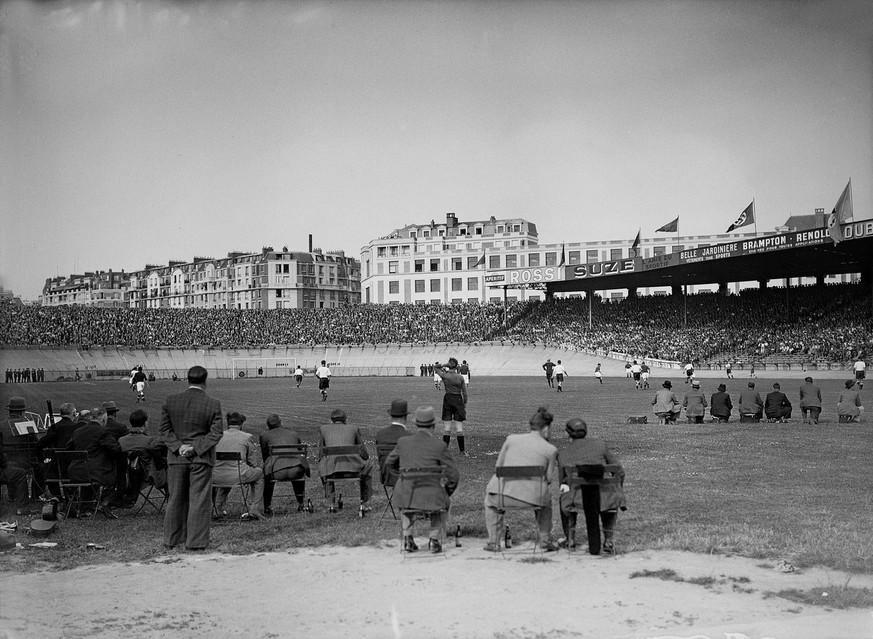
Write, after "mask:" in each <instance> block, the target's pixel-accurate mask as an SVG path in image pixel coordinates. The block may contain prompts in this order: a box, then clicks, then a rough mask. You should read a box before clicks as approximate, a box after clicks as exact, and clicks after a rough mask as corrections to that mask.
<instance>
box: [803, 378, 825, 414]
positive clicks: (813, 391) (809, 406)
mask: <svg viewBox="0 0 873 639" xmlns="http://www.w3.org/2000/svg"><path fill="white" fill-rule="evenodd" d="M800 412H801V413H803V423H804V424H805V423H807V422H809V423H810V424H818V417H819V415H821V389H820V388H819V387H818V386H816V385H815V384H814V383H813V381H812V377H807V378H806V379H804V380H803V384H802V385H801V386H800Z"/></svg>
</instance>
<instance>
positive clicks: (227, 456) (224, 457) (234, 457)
mask: <svg viewBox="0 0 873 639" xmlns="http://www.w3.org/2000/svg"><path fill="white" fill-rule="evenodd" d="M215 461H217V462H218V461H235V462H236V475H237V481H235V482H229V483H218V482H216V481H215V479H213V480H212V488H213V489H215V488H230V489H233V488H239V489H240V493H242V500H243V509H244V512H246V513H248V512H249V502H248V490H249V489H248V486H247V485H246V484H244V483H243V478H242V454H240V453H238V452H233V453H230V452H216V453H215ZM212 514H213V515H214V516H215V517H219V515H220V513H219V512H218V506H217V505H216V503H215V493H214V491H213V499H212Z"/></svg>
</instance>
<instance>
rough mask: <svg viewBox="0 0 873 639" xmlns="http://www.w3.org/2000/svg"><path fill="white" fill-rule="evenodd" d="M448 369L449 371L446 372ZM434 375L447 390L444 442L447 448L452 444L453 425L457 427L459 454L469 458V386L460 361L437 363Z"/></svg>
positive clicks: (451, 360)
mask: <svg viewBox="0 0 873 639" xmlns="http://www.w3.org/2000/svg"><path fill="white" fill-rule="evenodd" d="M446 369H448V370H446ZM433 372H434V375H439V376H440V377H441V378H442V380H443V384H444V385H445V388H446V395H445V397H443V441H444V442H445V443H446V447H448V446H449V444H450V443H451V442H452V424H454V425H455V433H456V437H457V438H458V452H460V453H461V455H463V456H464V457H467V452H466V450H465V449H464V422H465V421H466V420H467V384H466V383H465V382H464V378H463V377H461V374H460V373H458V360H456V359H455V358H454V357H450V358H449V363H448V365H447V366H443V365H441V364H440V363H439V362H436V363H435V364H434V367H433Z"/></svg>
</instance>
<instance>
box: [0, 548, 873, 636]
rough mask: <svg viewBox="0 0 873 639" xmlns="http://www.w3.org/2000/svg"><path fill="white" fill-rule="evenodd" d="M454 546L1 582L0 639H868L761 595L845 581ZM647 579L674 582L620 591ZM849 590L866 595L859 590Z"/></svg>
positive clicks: (678, 561) (859, 623) (827, 574)
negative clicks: (670, 576)
mask: <svg viewBox="0 0 873 639" xmlns="http://www.w3.org/2000/svg"><path fill="white" fill-rule="evenodd" d="M461 542H462V544H463V546H462V547H460V548H456V547H455V546H454V544H453V543H451V544H450V546H451V547H450V548H448V549H447V553H446V554H445V556H434V555H430V554H427V553H425V552H419V553H418V554H416V555H410V556H407V557H405V558H404V557H401V554H400V552H399V548H398V545H397V542H396V541H395V542H384V544H383V546H382V547H380V548H374V547H359V548H336V547H323V548H315V549H305V550H293V551H289V552H288V553H272V554H258V555H251V556H228V555H219V554H191V553H187V554H186V553H181V554H170V555H167V556H165V557H162V558H159V559H156V560H154V561H149V562H146V563H138V564H110V565H96V566H89V567H83V568H77V569H74V570H69V571H64V572H39V573H30V574H12V575H11V574H7V575H5V576H4V577H3V579H2V583H0V637H2V638H4V639H6V638H9V639H12V638H15V639H18V638H22V639H26V638H30V637H33V638H39V639H53V638H60V637H63V638H69V637H105V638H109V637H125V638H138V637H143V638H145V637H149V638H151V637H154V638H157V637H162V638H163V637H210V638H221V637H306V638H311V639H321V638H330V637H338V638H343V639H345V638H347V637H360V638H363V639H366V638H374V639H376V638H379V639H382V638H395V639H399V638H406V639H427V638H435V639H436V638H440V639H443V638H458V639H463V638H468V637H469V638H478V637H482V638H493V639H526V638H531V637H534V638H538V639H567V638H577V637H590V638H597V639H608V638H620V637H621V638H647V639H655V638H658V639H666V638H668V637H676V638H680V637H681V638H683V639H691V638H694V639H715V638H719V639H722V638H724V639H728V638H729V639H744V638H746V637H749V638H752V639H763V638H765V637H772V638H774V639H805V638H808V639H813V638H815V639H821V638H828V639H848V638H852V639H854V638H857V639H870V638H871V637H873V611H871V610H857V609H855V610H851V611H839V610H831V609H828V608H826V607H819V606H808V605H800V604H797V603H793V602H791V601H788V600H787V599H783V598H781V597H775V596H768V594H767V593H771V592H775V591H779V590H783V589H787V588H797V589H801V590H806V589H808V588H820V589H821V590H822V592H827V589H828V588H829V587H833V586H834V585H844V584H845V583H846V580H847V578H848V576H847V575H845V574H842V573H837V572H835V571H829V570H822V569H812V570H805V571H796V572H787V573H786V572H781V571H780V570H779V568H778V567H777V566H776V565H775V564H772V563H766V562H762V561H757V560H752V559H746V558H741V557H725V556H710V555H696V554H691V553H680V552H655V551H647V552H639V553H628V554H622V555H619V556H618V557H615V558H612V557H592V556H589V555H587V554H585V553H574V554H573V555H572V556H570V555H568V554H567V552H566V551H563V552H559V553H549V554H547V555H537V557H540V558H544V559H545V560H544V561H531V557H533V555H532V554H531V553H530V549H529V548H528V549H524V548H522V549H519V550H518V551H517V550H515V549H513V552H514V553H517V554H512V555H507V556H501V555H492V554H489V553H486V552H484V551H483V550H482V540H479V539H468V538H462V539H461ZM16 552H39V550H38V549H34V548H25V549H21V550H18V551H16ZM95 552H99V550H97V551H95ZM662 569H672V570H674V571H675V572H676V573H677V575H678V577H680V578H681V579H684V580H686V581H684V582H679V581H673V580H664V579H660V578H653V577H642V578H631V577H630V575H631V574H632V573H635V572H640V571H646V570H648V571H658V570H662ZM691 579H697V580H698V581H699V582H700V583H688V581H687V580H691ZM849 583H850V584H851V585H853V586H856V587H873V576H852V577H851V579H850V581H849ZM823 598H824V599H826V597H823ZM36 602H40V603H39V604H36Z"/></svg>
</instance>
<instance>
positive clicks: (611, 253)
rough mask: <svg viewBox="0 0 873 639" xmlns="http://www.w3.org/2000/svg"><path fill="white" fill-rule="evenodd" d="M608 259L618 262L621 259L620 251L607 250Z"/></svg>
mask: <svg viewBox="0 0 873 639" xmlns="http://www.w3.org/2000/svg"><path fill="white" fill-rule="evenodd" d="M609 259H610V260H620V259H621V249H620V248H619V249H609Z"/></svg>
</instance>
